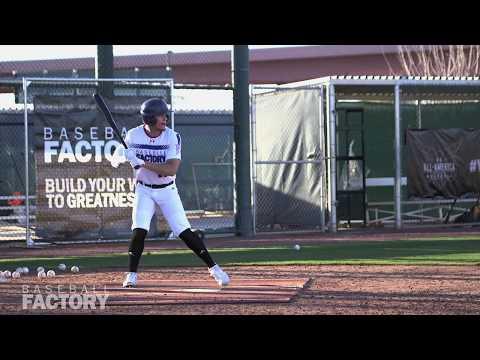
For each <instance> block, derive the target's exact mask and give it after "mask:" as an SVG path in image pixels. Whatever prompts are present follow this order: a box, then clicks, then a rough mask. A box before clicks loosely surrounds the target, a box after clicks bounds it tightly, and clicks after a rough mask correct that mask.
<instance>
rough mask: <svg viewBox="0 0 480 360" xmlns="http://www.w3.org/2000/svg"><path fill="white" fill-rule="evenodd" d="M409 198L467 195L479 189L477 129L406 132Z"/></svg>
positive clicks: (479, 146)
mask: <svg viewBox="0 0 480 360" xmlns="http://www.w3.org/2000/svg"><path fill="white" fill-rule="evenodd" d="M406 144H407V179H408V196H409V197H410V198H432V197H438V196H440V197H445V198H455V197H467V196H468V197H470V196H472V195H473V194H476V193H478V192H480V130H478V129H436V130H414V129H408V130H407V132H406Z"/></svg>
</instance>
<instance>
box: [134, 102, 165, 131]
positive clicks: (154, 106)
mask: <svg viewBox="0 0 480 360" xmlns="http://www.w3.org/2000/svg"><path fill="white" fill-rule="evenodd" d="M168 113H169V110H168V106H167V103H166V102H165V100H163V99H161V98H153V99H148V100H147V101H145V102H144V103H143V104H142V106H141V108H140V114H142V116H143V121H144V122H145V123H146V124H149V125H153V124H155V121H156V120H155V117H156V116H159V115H168Z"/></svg>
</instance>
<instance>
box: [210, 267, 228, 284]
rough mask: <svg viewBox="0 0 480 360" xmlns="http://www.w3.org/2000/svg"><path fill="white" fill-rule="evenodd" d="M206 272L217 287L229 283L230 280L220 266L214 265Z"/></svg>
mask: <svg viewBox="0 0 480 360" xmlns="http://www.w3.org/2000/svg"><path fill="white" fill-rule="evenodd" d="M208 272H209V273H210V276H211V277H213V278H214V279H215V281H216V282H217V284H218V286H227V285H228V284H229V283H230V278H229V277H228V275H227V273H226V272H225V271H223V270H222V268H221V267H220V266H218V265H215V266H214V267H211V268H210V269H208Z"/></svg>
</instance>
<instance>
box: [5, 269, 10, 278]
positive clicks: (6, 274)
mask: <svg viewBox="0 0 480 360" xmlns="http://www.w3.org/2000/svg"><path fill="white" fill-rule="evenodd" d="M3 276H4V277H6V278H9V277H12V273H11V272H10V271H8V270H5V271H4V272H3Z"/></svg>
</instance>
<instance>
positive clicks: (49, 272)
mask: <svg viewBox="0 0 480 360" xmlns="http://www.w3.org/2000/svg"><path fill="white" fill-rule="evenodd" d="M54 276H55V271H53V270H48V271H47V277H54Z"/></svg>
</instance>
